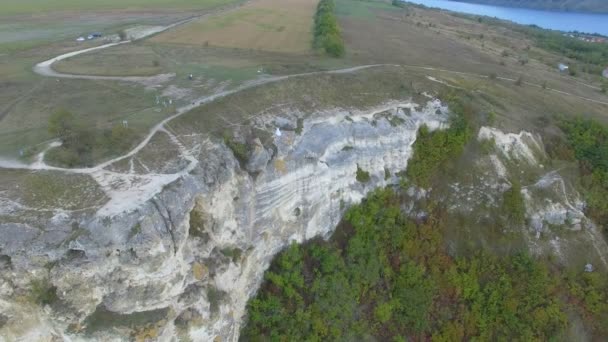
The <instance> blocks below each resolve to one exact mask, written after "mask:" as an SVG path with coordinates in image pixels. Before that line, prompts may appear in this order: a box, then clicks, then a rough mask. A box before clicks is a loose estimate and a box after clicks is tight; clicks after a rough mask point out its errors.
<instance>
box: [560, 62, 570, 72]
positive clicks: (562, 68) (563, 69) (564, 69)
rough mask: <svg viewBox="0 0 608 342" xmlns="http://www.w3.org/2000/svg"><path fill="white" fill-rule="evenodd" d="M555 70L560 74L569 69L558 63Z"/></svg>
mask: <svg viewBox="0 0 608 342" xmlns="http://www.w3.org/2000/svg"><path fill="white" fill-rule="evenodd" d="M557 68H558V69H559V71H561V72H565V71H568V69H569V67H568V65H566V64H564V63H559V65H558V66H557Z"/></svg>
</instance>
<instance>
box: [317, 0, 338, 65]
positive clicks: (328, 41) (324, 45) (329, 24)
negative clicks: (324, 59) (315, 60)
mask: <svg viewBox="0 0 608 342" xmlns="http://www.w3.org/2000/svg"><path fill="white" fill-rule="evenodd" d="M335 7H336V6H335V4H334V1H333V0H321V1H319V5H318V6H317V12H316V14H315V28H314V41H313V44H314V46H315V48H317V49H322V50H323V51H325V53H327V54H328V55H330V56H332V57H341V56H343V55H344V41H343V40H342V35H341V33H340V28H339V27H338V20H337V18H336V13H335V9H336V8H335Z"/></svg>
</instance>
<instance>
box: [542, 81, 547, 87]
mask: <svg viewBox="0 0 608 342" xmlns="http://www.w3.org/2000/svg"><path fill="white" fill-rule="evenodd" d="M541 87H542V88H543V89H547V81H543V83H542V84H541Z"/></svg>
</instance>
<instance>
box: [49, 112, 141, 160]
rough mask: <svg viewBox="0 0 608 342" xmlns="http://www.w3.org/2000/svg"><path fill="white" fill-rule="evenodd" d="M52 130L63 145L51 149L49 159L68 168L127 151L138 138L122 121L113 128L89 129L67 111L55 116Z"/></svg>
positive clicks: (50, 124)
mask: <svg viewBox="0 0 608 342" xmlns="http://www.w3.org/2000/svg"><path fill="white" fill-rule="evenodd" d="M48 130H49V133H51V134H52V135H53V136H55V137H57V138H59V139H60V140H61V142H62V145H61V146H60V147H57V148H54V149H51V150H50V151H48V152H47V154H46V155H45V158H46V160H47V161H49V162H50V163H52V164H56V165H60V166H64V167H77V166H91V165H92V164H94V163H96V162H99V161H100V160H102V159H106V158H109V157H112V156H115V155H119V154H120V153H123V152H125V151H127V150H128V149H129V148H131V146H132V145H133V143H134V142H135V140H136V139H137V135H136V134H135V131H133V129H131V128H128V127H125V126H123V125H122V124H116V125H114V126H112V127H111V128H109V129H102V130H91V129H88V128H86V127H85V126H84V125H83V124H81V123H80V122H78V121H77V120H76V118H75V117H74V116H73V115H72V114H71V113H70V112H68V111H65V110H60V111H57V112H55V113H53V115H51V117H50V118H49V126H48Z"/></svg>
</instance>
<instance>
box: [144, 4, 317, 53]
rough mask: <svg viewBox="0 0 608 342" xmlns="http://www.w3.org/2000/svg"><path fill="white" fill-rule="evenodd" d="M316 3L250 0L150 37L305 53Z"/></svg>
mask: <svg viewBox="0 0 608 342" xmlns="http://www.w3.org/2000/svg"><path fill="white" fill-rule="evenodd" d="M317 3H318V0H254V1H252V2H249V3H247V4H246V5H244V6H242V7H240V8H238V9H236V10H233V11H230V12H227V13H225V14H223V15H219V16H217V17H211V18H202V19H199V20H196V21H193V22H191V23H188V24H185V25H183V26H180V27H177V28H175V29H173V30H170V31H167V32H165V33H162V34H160V35H158V36H156V37H154V38H152V41H156V42H159V43H177V44H188V45H209V46H220V47H230V48H241V49H255V50H263V51H272V52H286V53H306V52H309V51H310V50H311V42H312V28H313V18H314V13H315V9H316V6H317Z"/></svg>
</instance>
